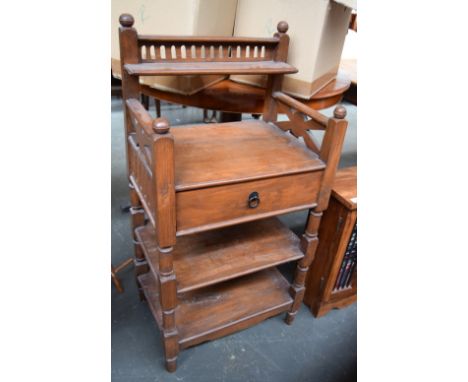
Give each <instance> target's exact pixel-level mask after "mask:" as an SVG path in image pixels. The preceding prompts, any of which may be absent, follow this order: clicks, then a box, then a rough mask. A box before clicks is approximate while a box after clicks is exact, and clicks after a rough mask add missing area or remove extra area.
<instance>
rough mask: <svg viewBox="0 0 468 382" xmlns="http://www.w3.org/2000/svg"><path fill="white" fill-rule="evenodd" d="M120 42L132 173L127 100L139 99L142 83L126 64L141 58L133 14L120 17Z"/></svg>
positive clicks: (126, 143) (126, 128)
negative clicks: (131, 74) (128, 70)
mask: <svg viewBox="0 0 468 382" xmlns="http://www.w3.org/2000/svg"><path fill="white" fill-rule="evenodd" d="M119 22H120V28H119V44H120V66H121V69H120V71H121V75H122V102H123V110H124V115H125V148H126V154H127V170H128V174H130V168H131V160H130V158H129V153H128V142H127V137H128V136H129V135H130V133H131V132H133V126H132V122H131V120H130V113H129V112H128V109H127V105H126V102H125V101H127V100H128V99H130V98H135V99H139V93H140V84H139V80H138V76H130V75H129V74H128V73H127V71H126V70H125V64H137V63H138V62H139V60H140V58H139V53H138V34H137V31H136V29H135V28H133V24H134V22H135V20H134V19H133V16H132V15H129V14H122V15H120V17H119Z"/></svg>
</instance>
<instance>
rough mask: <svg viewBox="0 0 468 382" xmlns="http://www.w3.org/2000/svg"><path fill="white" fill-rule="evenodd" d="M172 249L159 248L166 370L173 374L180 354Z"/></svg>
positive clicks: (160, 295)
mask: <svg viewBox="0 0 468 382" xmlns="http://www.w3.org/2000/svg"><path fill="white" fill-rule="evenodd" d="M172 249H173V248H172V247H166V248H159V267H160V268H159V291H160V293H159V298H160V303H161V310H162V318H163V323H162V324H163V325H162V326H163V342H164V353H165V358H166V369H167V371H169V372H173V371H175V370H176V367H177V355H178V354H179V333H178V332H177V327H176V323H175V308H176V307H177V286H176V277H175V273H174V269H173V266H172Z"/></svg>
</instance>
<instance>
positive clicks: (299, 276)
mask: <svg viewBox="0 0 468 382" xmlns="http://www.w3.org/2000/svg"><path fill="white" fill-rule="evenodd" d="M345 116H346V109H345V108H344V107H343V106H337V107H336V108H335V111H334V118H330V119H329V120H328V124H327V128H326V131H325V136H324V138H323V142H322V147H321V149H320V158H321V159H322V160H323V161H324V162H326V164H327V167H326V168H325V171H324V174H323V178H322V185H321V187H320V191H319V195H318V200H317V206H316V207H315V208H312V209H311V210H310V211H309V216H308V219H307V224H306V229H305V232H304V235H302V238H301V249H302V251H303V252H304V257H303V258H302V259H301V260H299V261H298V263H297V268H296V274H295V276H294V282H293V284H292V285H291V289H290V293H291V296H292V297H293V299H294V301H293V305H292V307H291V309H290V311H289V312H288V314H287V316H286V323H287V324H289V325H290V324H292V322H293V321H294V318H295V316H296V314H297V311H298V310H299V306H300V305H301V302H302V300H303V298H304V292H305V287H304V283H305V278H306V276H307V271H308V270H309V267H310V264H311V263H312V261H313V260H314V258H315V251H316V250H317V246H318V241H319V238H318V228H319V226H320V220H321V218H322V214H323V211H324V210H326V209H327V207H328V201H329V199H330V193H331V189H332V186H333V180H334V179H335V174H336V169H337V168H338V163H339V161H340V156H341V149H342V147H343V141H344V137H345V133H346V127H347V126H348V122H347V121H346V120H344V117H345Z"/></svg>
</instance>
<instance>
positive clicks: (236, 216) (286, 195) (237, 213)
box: [176, 171, 323, 236]
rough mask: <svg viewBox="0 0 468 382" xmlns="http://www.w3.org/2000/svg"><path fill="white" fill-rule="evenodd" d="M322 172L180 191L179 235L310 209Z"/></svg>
mask: <svg viewBox="0 0 468 382" xmlns="http://www.w3.org/2000/svg"><path fill="white" fill-rule="evenodd" d="M322 174H323V171H316V172H311V173H303V174H294V175H287V176H281V177H276V178H269V179H261V180H255V181H251V182H244V183H236V184H229V185H224V186H216V187H209V188H203V189H198V190H190V191H181V192H178V193H177V194H176V207H177V234H178V235H179V236H181V235H184V234H189V233H194V232H198V231H205V230H208V229H213V228H216V227H223V226H227V225H232V224H237V223H241V222H244V221H250V220H255V219H260V218H264V217H267V216H272V215H276V214H281V213H286V212H291V211H294V210H300V209H304V208H309V207H312V206H313V205H314V204H315V203H316V201H317V196H318V191H319V186H320V183H321V178H322Z"/></svg>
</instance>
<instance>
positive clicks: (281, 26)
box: [276, 21, 289, 33]
mask: <svg viewBox="0 0 468 382" xmlns="http://www.w3.org/2000/svg"><path fill="white" fill-rule="evenodd" d="M276 29H278V32H280V33H286V32H287V31H288V29H289V25H288V23H287V22H286V21H280V22H279V23H278V25H277V26H276Z"/></svg>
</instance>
